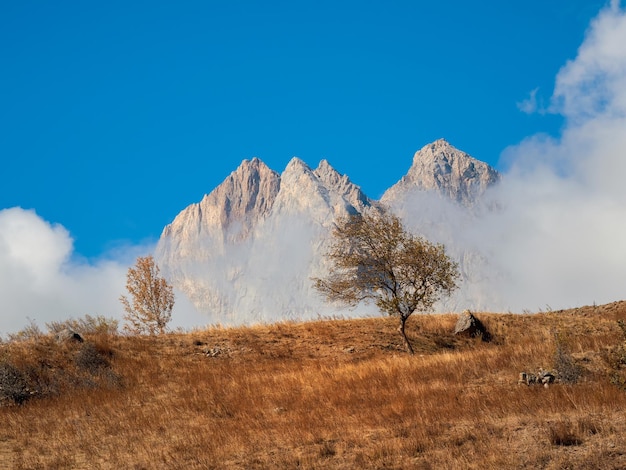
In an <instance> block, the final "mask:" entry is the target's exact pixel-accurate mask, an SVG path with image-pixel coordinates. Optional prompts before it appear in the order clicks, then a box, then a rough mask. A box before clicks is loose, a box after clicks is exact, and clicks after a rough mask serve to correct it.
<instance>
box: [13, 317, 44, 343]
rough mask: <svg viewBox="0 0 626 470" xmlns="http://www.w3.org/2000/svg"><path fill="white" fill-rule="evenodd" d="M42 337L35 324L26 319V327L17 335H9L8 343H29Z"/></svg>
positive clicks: (31, 320) (41, 332)
mask: <svg viewBox="0 0 626 470" xmlns="http://www.w3.org/2000/svg"><path fill="white" fill-rule="evenodd" d="M42 336H44V334H43V331H41V329H40V328H39V326H38V325H37V323H35V321H34V320H33V319H31V318H29V319H28V325H26V326H25V327H24V328H23V329H21V330H20V331H18V332H17V333H9V335H8V338H9V341H30V340H39V339H41V337H42Z"/></svg>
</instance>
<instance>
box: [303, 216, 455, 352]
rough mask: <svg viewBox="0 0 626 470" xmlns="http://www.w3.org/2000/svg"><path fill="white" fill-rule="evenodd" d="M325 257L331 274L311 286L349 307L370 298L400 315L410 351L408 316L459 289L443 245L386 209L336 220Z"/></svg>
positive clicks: (400, 326) (453, 268) (405, 341)
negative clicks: (406, 225)
mask: <svg viewBox="0 0 626 470" xmlns="http://www.w3.org/2000/svg"><path fill="white" fill-rule="evenodd" d="M327 256H328V259H329V260H330V262H331V267H330V270H329V273H328V275H327V276H326V277H325V278H323V279H321V278H314V279H313V282H314V287H315V288H316V289H317V290H318V291H319V292H320V293H321V294H322V295H323V296H324V297H326V299H327V300H329V301H338V302H341V303H343V304H346V305H349V306H352V307H356V305H358V304H359V303H360V302H362V301H365V302H368V301H373V302H374V303H375V304H376V306H377V307H378V308H379V309H380V310H381V311H382V312H384V313H387V314H389V315H393V316H398V317H399V319H400V325H399V327H398V331H399V332H400V334H401V335H402V339H403V341H404V345H405V346H406V349H407V351H408V352H409V353H410V354H413V348H412V346H411V343H410V342H409V339H408V338H407V336H406V333H405V324H406V321H407V319H408V318H409V317H410V316H411V315H412V314H413V313H414V312H424V311H427V310H428V309H430V308H431V307H432V306H433V304H434V303H435V302H436V301H438V300H439V299H440V298H441V296H442V295H443V294H447V295H449V294H450V293H451V292H452V291H453V290H454V289H456V288H457V283H456V282H457V279H458V278H459V271H458V265H457V264H456V263H455V262H454V261H452V260H451V259H450V258H449V257H448V255H446V253H445V249H444V246H443V245H440V244H432V243H430V242H429V241H427V240H425V239H424V238H421V237H417V236H415V235H413V234H411V233H409V232H407V231H406V230H405V228H404V227H403V225H402V222H401V221H400V219H399V218H398V217H396V216H395V215H393V214H391V213H389V212H385V211H383V212H373V211H372V212H371V213H366V214H357V215H351V216H349V217H347V218H343V219H340V220H338V221H337V223H336V226H335V228H334V230H333V238H332V241H331V244H330V247H329V250H328V253H327Z"/></svg>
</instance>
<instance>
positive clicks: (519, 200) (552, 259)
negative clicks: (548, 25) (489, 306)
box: [479, 2, 626, 309]
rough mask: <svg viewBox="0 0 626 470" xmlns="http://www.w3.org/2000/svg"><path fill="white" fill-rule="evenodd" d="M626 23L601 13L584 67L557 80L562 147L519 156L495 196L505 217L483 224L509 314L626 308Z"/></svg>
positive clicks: (543, 142) (522, 148)
mask: <svg viewBox="0 0 626 470" xmlns="http://www.w3.org/2000/svg"><path fill="white" fill-rule="evenodd" d="M624 44H626V13H625V12H624V11H623V10H622V9H620V8H619V6H618V3H617V2H613V3H612V4H611V6H609V7H607V8H605V9H604V10H602V11H601V12H600V14H599V15H598V17H597V18H596V19H594V20H593V22H592V23H591V25H590V28H589V30H588V31H587V34H586V37H585V40H584V42H583V44H582V45H581V46H580V48H579V50H578V54H577V56H576V58H575V59H573V60H571V61H569V62H568V63H567V64H565V66H564V67H563V68H562V69H561V70H560V71H559V73H558V75H557V77H556V84H555V89H554V94H553V97H552V105H551V109H552V110H554V111H558V112H560V113H561V114H562V115H563V116H564V118H565V123H566V125H565V127H564V129H563V131H562V133H561V135H560V136H559V137H558V138H550V137H547V136H545V135H538V136H533V137H530V138H528V139H526V140H525V141H523V142H522V143H521V144H519V145H516V146H514V147H510V148H509V149H507V150H506V152H505V153H504V154H503V159H504V160H506V162H507V163H508V164H509V165H510V167H511V169H510V171H509V172H508V173H507V174H506V175H505V180H504V182H503V184H502V185H501V186H500V187H499V188H498V189H497V190H496V192H497V193H496V194H495V195H494V196H495V197H496V198H497V199H498V200H499V201H501V202H502V203H503V205H504V207H505V210H504V211H503V212H501V213H499V214H498V215H495V216H492V217H491V219H490V220H483V224H484V227H482V228H479V230H484V235H485V237H484V238H483V239H484V240H485V246H483V249H484V250H489V251H490V252H491V253H493V257H492V261H493V262H496V263H498V264H499V265H501V267H502V268H503V269H505V270H506V271H507V272H508V273H509V277H508V278H500V279H499V280H498V281H497V282H496V283H495V288H497V289H499V290H500V291H501V294H502V296H503V298H504V299H505V300H506V303H507V305H509V306H510V307H511V308H514V309H519V308H521V307H524V306H527V307H529V308H537V307H541V306H545V305H546V304H549V305H551V306H552V307H553V308H557V307H559V308H560V307H566V306H575V305H580V304H585V303H592V302H594V301H597V302H608V301H613V300H618V299H622V298H624V295H625V294H624V293H625V291H624V279H626V244H625V243H624V233H626V184H625V183H626V181H625V179H624V175H626V48H625V47H624Z"/></svg>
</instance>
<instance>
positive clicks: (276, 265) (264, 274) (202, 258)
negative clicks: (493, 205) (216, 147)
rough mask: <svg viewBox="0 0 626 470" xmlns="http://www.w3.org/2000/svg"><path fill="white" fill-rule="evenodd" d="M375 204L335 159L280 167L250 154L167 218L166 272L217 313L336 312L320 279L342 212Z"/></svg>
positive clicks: (254, 316) (162, 254)
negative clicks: (315, 281)
mask: <svg viewBox="0 0 626 470" xmlns="http://www.w3.org/2000/svg"><path fill="white" fill-rule="evenodd" d="M373 206H375V202H374V201H372V200H370V199H369V198H368V197H367V196H366V195H365V194H364V193H363V192H362V191H361V189H360V188H359V187H358V186H356V185H355V184H353V183H352V182H351V181H350V179H349V178H348V177H347V176H345V175H341V174H339V173H338V172H337V171H336V170H335V169H334V168H333V167H332V166H330V164H329V163H328V162H327V161H326V160H322V161H321V162H320V164H319V166H318V167H317V168H316V169H315V170H313V169H311V168H310V167H309V166H308V165H307V164H306V163H304V162H303V161H302V160H300V159H298V158H293V159H292V160H291V161H290V162H289V164H288V165H287V167H286V168H285V170H284V171H283V173H282V174H281V175H278V174H277V173H275V172H273V171H272V170H270V169H269V168H268V167H267V166H266V165H265V164H264V163H263V162H261V161H260V160H258V159H253V160H251V161H248V160H244V162H243V163H242V164H241V165H240V166H239V168H237V170H235V171H234V172H233V173H231V174H230V176H229V177H228V178H226V180H225V181H224V182H223V183H221V184H220V185H219V186H218V187H217V188H215V189H214V190H213V191H212V192H211V193H210V194H208V195H207V196H205V197H204V198H203V199H202V201H201V202H200V203H199V204H192V205H191V206H189V207H187V208H186V209H184V210H183V211H182V212H181V213H180V214H179V215H178V216H177V217H176V218H175V219H174V221H173V222H172V223H171V224H170V225H168V226H167V227H165V229H164V230H163V234H162V235H161V238H160V240H159V244H158V246H157V252H156V257H157V260H158V262H159V264H160V265H161V269H162V271H163V273H164V274H165V275H166V277H167V278H168V279H170V281H171V282H172V283H173V285H174V286H175V287H176V288H178V289H179V290H181V291H182V292H183V293H185V294H186V295H187V296H188V297H189V299H190V300H191V301H192V303H193V304H194V306H195V307H196V309H197V310H198V311H200V312H202V313H204V314H206V315H208V316H209V318H210V319H211V320H213V321H219V322H222V323H246V322H259V321H272V320H278V319H284V318H293V319H299V318H314V317H316V316H318V315H336V314H337V313H338V310H337V308H336V307H333V306H329V305H327V304H326V303H325V302H324V301H323V300H322V299H321V298H319V296H318V295H317V293H316V292H314V291H313V289H312V286H311V281H310V277H311V276H315V275H321V274H323V272H324V270H325V268H326V264H325V261H324V259H323V256H321V254H322V253H323V252H324V250H325V244H326V243H327V240H328V234H329V232H330V230H331V228H332V225H333V222H334V220H335V219H336V218H337V217H340V216H346V215H348V214H354V213H361V212H363V211H366V210H369V209H370V208H371V207H373Z"/></svg>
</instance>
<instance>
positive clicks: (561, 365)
mask: <svg viewBox="0 0 626 470" xmlns="http://www.w3.org/2000/svg"><path fill="white" fill-rule="evenodd" d="M554 342H555V351H554V358H553V367H554V369H555V370H556V371H557V373H558V377H559V380H560V381H561V382H563V383H567V384H574V383H576V382H578V380H579V379H580V376H581V375H582V370H581V368H580V366H578V364H576V361H575V360H574V357H573V356H572V353H571V352H570V348H569V346H568V344H567V340H566V338H565V335H564V334H563V333H555V334H554Z"/></svg>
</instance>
